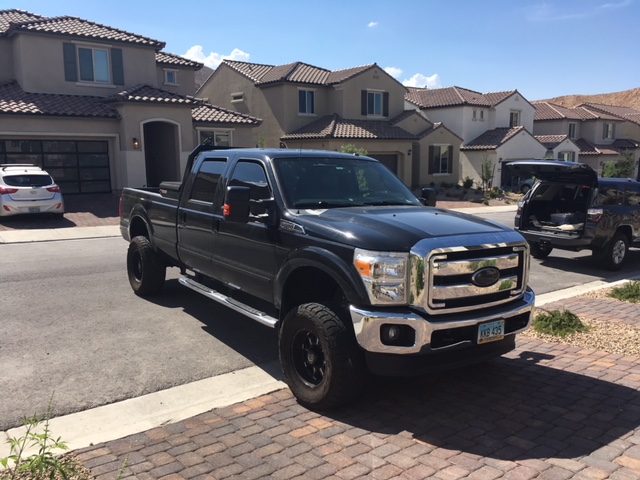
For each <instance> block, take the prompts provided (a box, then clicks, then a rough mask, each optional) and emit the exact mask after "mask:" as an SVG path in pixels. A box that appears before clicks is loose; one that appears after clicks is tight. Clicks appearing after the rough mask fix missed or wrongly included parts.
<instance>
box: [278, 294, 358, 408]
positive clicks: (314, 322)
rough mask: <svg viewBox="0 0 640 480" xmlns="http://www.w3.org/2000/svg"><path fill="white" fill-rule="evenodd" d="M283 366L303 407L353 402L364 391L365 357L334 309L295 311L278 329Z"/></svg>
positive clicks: (316, 305) (319, 307) (317, 306)
mask: <svg viewBox="0 0 640 480" xmlns="http://www.w3.org/2000/svg"><path fill="white" fill-rule="evenodd" d="M279 350H280V364H281V365H282V371H283V373H284V376H285V378H286V381H287V384H288V385H289V388H290V389H291V391H292V393H293V395H294V396H295V397H296V399H297V400H298V403H300V404H301V405H302V406H304V407H307V408H311V409H317V410H326V409H330V408H333V407H337V406H339V405H343V404H345V403H348V402H350V401H351V400H353V399H354V398H355V397H356V396H358V395H359V394H360V393H361V391H362V389H363V388H364V378H365V367H364V358H363V355H362V352H361V351H360V348H359V347H358V345H357V344H356V341H355V338H354V335H353V332H351V331H350V330H349V329H347V328H346V327H345V325H344V324H343V322H342V320H341V319H340V317H338V315H337V314H336V313H335V312H334V311H333V310H332V309H330V308H328V307H326V306H324V305H321V304H319V303H307V304H304V305H300V306H298V307H296V308H294V309H293V310H292V311H291V312H289V313H288V314H287V316H286V317H285V319H284V321H283V323H282V326H281V328H280V338H279Z"/></svg>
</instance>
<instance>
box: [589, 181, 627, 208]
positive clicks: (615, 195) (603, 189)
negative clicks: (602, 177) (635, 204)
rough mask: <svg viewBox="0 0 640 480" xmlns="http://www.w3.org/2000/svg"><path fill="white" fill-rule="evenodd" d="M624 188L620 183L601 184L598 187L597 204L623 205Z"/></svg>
mask: <svg viewBox="0 0 640 480" xmlns="http://www.w3.org/2000/svg"><path fill="white" fill-rule="evenodd" d="M624 193H625V192H624V189H621V188H620V185H615V184H614V185H602V186H600V188H599V189H598V197H597V199H596V204H597V205H624V196H625V195H624Z"/></svg>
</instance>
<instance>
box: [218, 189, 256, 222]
mask: <svg viewBox="0 0 640 480" xmlns="http://www.w3.org/2000/svg"><path fill="white" fill-rule="evenodd" d="M250 199H251V190H250V189H249V187H227V195H226V196H225V202H224V206H223V208H222V214H223V215H224V219H225V220H227V221H228V222H238V223H247V222H248V221H249V201H250Z"/></svg>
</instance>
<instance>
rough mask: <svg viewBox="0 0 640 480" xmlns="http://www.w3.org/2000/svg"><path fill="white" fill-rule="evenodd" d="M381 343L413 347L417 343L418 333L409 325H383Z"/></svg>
mask: <svg viewBox="0 0 640 480" xmlns="http://www.w3.org/2000/svg"><path fill="white" fill-rule="evenodd" d="M380 341H381V342H382V344H383V345H393V346H398V347H412V346H413V345H414V344H415V341H416V332H415V330H414V329H413V328H411V327H409V326H408V325H395V324H387V325H382V327H381V328H380Z"/></svg>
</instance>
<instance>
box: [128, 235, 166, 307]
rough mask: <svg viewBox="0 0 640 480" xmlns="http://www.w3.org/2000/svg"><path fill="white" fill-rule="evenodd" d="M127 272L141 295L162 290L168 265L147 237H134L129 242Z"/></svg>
mask: <svg viewBox="0 0 640 480" xmlns="http://www.w3.org/2000/svg"><path fill="white" fill-rule="evenodd" d="M127 273H128V275H129V283H130V284H131V288H132V289H133V291H134V292H135V293H136V294H137V295H140V296H141V297H144V296H146V295H153V294H154V293H158V292H159V291H160V290H162V287H163V286H164V279H165V276H166V273H167V267H166V265H165V264H164V262H163V261H162V259H161V258H160V256H159V255H158V254H157V253H156V252H155V251H154V250H153V247H151V243H150V242H149V239H147V237H142V236H138V237H134V238H133V239H132V240H131V243H129V250H127Z"/></svg>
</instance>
